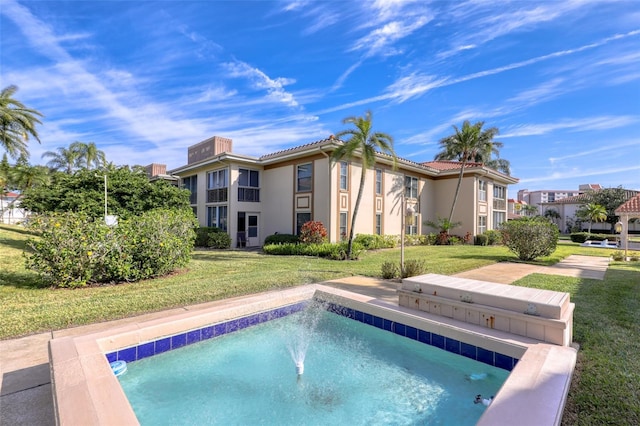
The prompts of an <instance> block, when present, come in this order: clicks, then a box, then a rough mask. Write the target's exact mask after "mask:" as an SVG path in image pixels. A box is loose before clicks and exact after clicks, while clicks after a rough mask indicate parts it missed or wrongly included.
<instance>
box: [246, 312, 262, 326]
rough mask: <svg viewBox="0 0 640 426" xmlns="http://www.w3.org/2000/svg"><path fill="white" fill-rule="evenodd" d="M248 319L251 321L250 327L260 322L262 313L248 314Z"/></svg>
mask: <svg viewBox="0 0 640 426" xmlns="http://www.w3.org/2000/svg"><path fill="white" fill-rule="evenodd" d="M247 321H248V322H249V327H251V326H254V325H256V324H260V314H253V315H250V316H248V317H247Z"/></svg>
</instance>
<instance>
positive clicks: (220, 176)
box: [207, 169, 229, 203]
mask: <svg viewBox="0 0 640 426" xmlns="http://www.w3.org/2000/svg"><path fill="white" fill-rule="evenodd" d="M228 186H229V180H228V178H227V169H220V170H216V171H215V172H209V173H207V203H224V202H226V201H227V190H228Z"/></svg>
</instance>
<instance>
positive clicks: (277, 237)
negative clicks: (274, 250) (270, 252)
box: [264, 234, 300, 246]
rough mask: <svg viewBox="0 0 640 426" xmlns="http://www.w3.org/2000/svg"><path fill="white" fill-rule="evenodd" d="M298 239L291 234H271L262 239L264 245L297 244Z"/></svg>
mask: <svg viewBox="0 0 640 426" xmlns="http://www.w3.org/2000/svg"><path fill="white" fill-rule="evenodd" d="M299 242H300V238H299V237H298V236H297V235H293V234H273V235H269V236H268V237H267V238H265V239H264V245H265V246H266V245H269V244H289V243H291V244H297V243H299Z"/></svg>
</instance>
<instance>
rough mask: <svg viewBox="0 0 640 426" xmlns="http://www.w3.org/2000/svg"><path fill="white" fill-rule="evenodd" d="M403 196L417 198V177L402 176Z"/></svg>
mask: <svg viewBox="0 0 640 426" xmlns="http://www.w3.org/2000/svg"><path fill="white" fill-rule="evenodd" d="M404 196H405V197H407V198H418V178H415V177H412V176H405V177H404Z"/></svg>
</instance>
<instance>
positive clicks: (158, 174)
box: [144, 163, 179, 186]
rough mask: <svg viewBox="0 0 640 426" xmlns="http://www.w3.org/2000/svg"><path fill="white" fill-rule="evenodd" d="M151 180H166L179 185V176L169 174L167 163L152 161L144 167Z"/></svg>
mask: <svg viewBox="0 0 640 426" xmlns="http://www.w3.org/2000/svg"><path fill="white" fill-rule="evenodd" d="M144 169H145V171H146V172H147V176H148V177H149V180H150V181H152V182H153V181H154V180H166V181H168V182H170V183H171V184H173V185H176V186H177V185H178V180H179V179H178V177H177V176H172V175H170V174H167V165H166V164H159V163H151V164H149V165H148V166H145V167H144Z"/></svg>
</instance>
